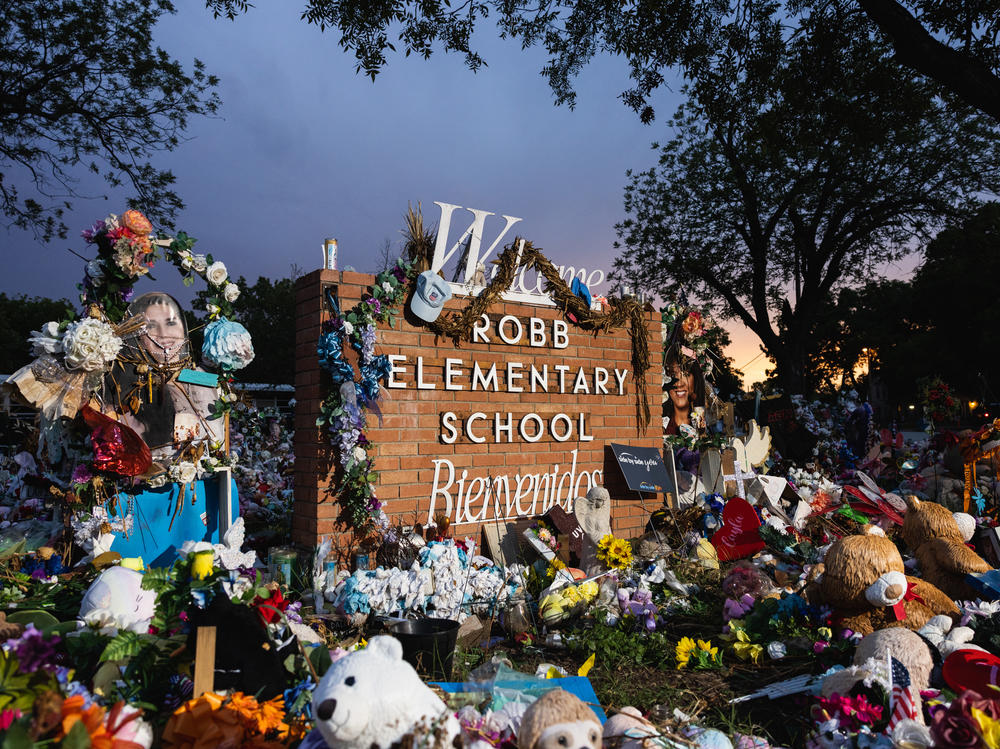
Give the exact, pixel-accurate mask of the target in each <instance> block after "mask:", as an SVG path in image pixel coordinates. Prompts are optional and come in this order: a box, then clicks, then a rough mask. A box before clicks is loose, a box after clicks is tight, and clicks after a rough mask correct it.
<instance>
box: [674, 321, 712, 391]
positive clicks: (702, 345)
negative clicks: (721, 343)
mask: <svg viewBox="0 0 1000 749" xmlns="http://www.w3.org/2000/svg"><path fill="white" fill-rule="evenodd" d="M660 320H661V322H662V323H663V326H662V328H661V331H662V332H661V335H662V336H663V365H664V366H663V383H664V384H665V385H666V384H669V383H670V382H672V381H673V375H672V374H671V373H670V372H668V371H667V368H666V364H667V360H668V357H670V356H676V357H678V358H682V357H681V356H678V355H688V356H690V358H692V359H694V360H695V361H696V362H697V363H698V366H699V367H700V368H701V371H702V373H703V374H704V376H705V377H706V379H707V378H708V377H710V376H711V375H712V370H713V365H712V359H711V357H710V356H709V352H708V331H709V330H711V329H712V328H713V327H714V326H715V323H714V322H713V321H712V320H711V319H710V318H708V317H707V316H705V315H703V314H702V313H701V312H700V311H699V310H697V309H695V308H694V307H689V306H687V305H684V304H678V303H677V302H671V303H670V304H668V305H667V306H666V307H664V308H663V309H661V310H660ZM685 348H687V349H688V351H689V352H690V354H688V352H685V351H684V349H685Z"/></svg>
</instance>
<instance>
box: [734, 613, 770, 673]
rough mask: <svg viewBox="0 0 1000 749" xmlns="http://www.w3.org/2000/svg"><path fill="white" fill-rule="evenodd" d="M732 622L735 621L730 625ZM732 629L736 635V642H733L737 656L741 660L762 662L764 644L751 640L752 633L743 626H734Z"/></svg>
mask: <svg viewBox="0 0 1000 749" xmlns="http://www.w3.org/2000/svg"><path fill="white" fill-rule="evenodd" d="M733 621H736V620H735V619H734V620H733ZM732 624H733V622H730V625H732ZM732 631H733V632H734V633H735V635H736V642H734V643H733V652H735V653H736V657H737V658H739V659H740V660H741V661H751V662H752V663H760V656H761V653H763V652H764V648H763V646H761V645H758V644H757V643H754V642H751V641H750V635H748V634H747V632H746V630H745V629H743V628H742V627H739V628H734V629H733V630H732Z"/></svg>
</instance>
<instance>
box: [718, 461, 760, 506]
mask: <svg viewBox="0 0 1000 749" xmlns="http://www.w3.org/2000/svg"><path fill="white" fill-rule="evenodd" d="M756 476H757V474H756V473H754V472H753V470H751V471H750V472H749V473H743V468H742V467H741V466H740V462H739V461H738V460H734V461H733V472H732V473H731V474H723V475H722V480H723V481H732V482H733V483H734V484H736V496H737V497H741V498H742V499H746V498H747V490H746V486H745V485H744V484H743V482H744V481H746V480H747V479H754V478H756Z"/></svg>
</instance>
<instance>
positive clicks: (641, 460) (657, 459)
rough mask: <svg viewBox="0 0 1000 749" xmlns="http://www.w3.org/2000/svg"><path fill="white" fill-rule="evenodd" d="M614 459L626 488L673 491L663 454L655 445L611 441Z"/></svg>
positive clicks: (646, 490)
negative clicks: (644, 445)
mask: <svg viewBox="0 0 1000 749" xmlns="http://www.w3.org/2000/svg"><path fill="white" fill-rule="evenodd" d="M611 450H612V451H613V452H614V454H615V460H617V461H618V466H619V467H620V468H621V469H622V474H623V475H624V476H625V481H626V483H628V488H629V489H631V490H632V491H636V492H666V491H670V492H675V491H676V489H675V487H674V486H673V485H672V484H671V482H670V477H669V476H668V475H667V467H666V465H664V463H663V456H662V455H660V451H659V450H658V449H656V448H655V447H633V446H632V445H618V444H615V443H614V442H612V443H611Z"/></svg>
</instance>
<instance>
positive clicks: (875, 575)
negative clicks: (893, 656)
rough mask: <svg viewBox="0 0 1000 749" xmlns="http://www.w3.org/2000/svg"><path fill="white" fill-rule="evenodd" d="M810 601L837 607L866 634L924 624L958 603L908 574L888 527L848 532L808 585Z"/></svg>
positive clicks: (953, 612) (954, 610)
mask: <svg viewBox="0 0 1000 749" xmlns="http://www.w3.org/2000/svg"><path fill="white" fill-rule="evenodd" d="M806 597H807V598H808V599H809V601H810V603H818V604H827V605H829V606H832V607H833V609H834V615H835V616H836V617H837V625H838V626H839V627H845V628H847V629H851V630H853V631H854V632H857V633H859V634H862V635H867V634H871V633H872V632H874V631H875V630H877V629H883V628H885V627H906V628H907V629H920V627H922V626H924V624H926V623H927V621H928V620H929V619H930V618H931V617H932V616H934V615H935V614H946V615H948V616H952V617H958V613H959V612H958V607H957V606H955V602H954V601H952V600H951V599H950V598H948V596H946V595H945V594H944V593H942V592H941V591H940V590H938V589H937V588H936V587H934V586H933V585H931V584H930V583H928V582H926V581H924V580H919V579H917V578H913V577H907V576H906V575H904V574H903V559H902V557H901V556H900V555H899V550H898V549H897V548H896V545H895V544H894V543H893V542H892V541H890V540H889V539H888V538H886V537H885V534H884V533H883V532H882V530H881V529H880V528H878V527H876V526H869V530H868V532H867V533H865V534H864V535H857V536H844V537H843V538H841V539H839V540H838V541H836V542H835V543H834V544H833V545H832V546H831V547H830V549H829V551H827V553H826V558H825V559H824V565H823V573H822V575H821V576H820V577H819V579H818V580H817V581H816V582H814V583H812V584H811V585H810V586H809V587H808V588H807V589H806Z"/></svg>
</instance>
